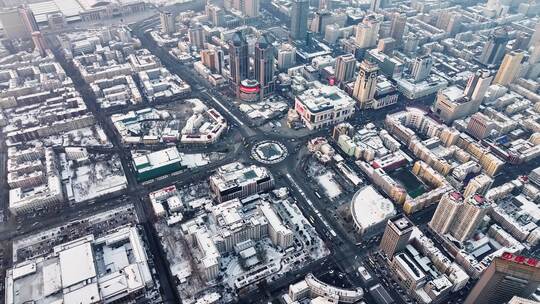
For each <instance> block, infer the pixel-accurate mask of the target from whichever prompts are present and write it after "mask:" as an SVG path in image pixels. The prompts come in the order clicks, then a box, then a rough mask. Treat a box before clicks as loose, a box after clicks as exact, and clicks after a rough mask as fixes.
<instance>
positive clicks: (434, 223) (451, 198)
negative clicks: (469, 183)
mask: <svg viewBox="0 0 540 304" xmlns="http://www.w3.org/2000/svg"><path fill="white" fill-rule="evenodd" d="M462 204H463V196H462V195H461V193H459V192H456V191H453V192H449V193H446V194H445V195H443V197H442V198H441V200H440V202H439V205H437V209H436V210H435V213H434V214H433V217H432V218H431V221H430V222H429V227H431V229H433V230H435V231H436V232H437V233H439V234H441V235H442V234H446V233H447V232H448V231H449V230H450V229H451V228H452V223H453V221H454V218H455V217H456V214H457V213H458V212H459V207H460V206H461V205H462Z"/></svg>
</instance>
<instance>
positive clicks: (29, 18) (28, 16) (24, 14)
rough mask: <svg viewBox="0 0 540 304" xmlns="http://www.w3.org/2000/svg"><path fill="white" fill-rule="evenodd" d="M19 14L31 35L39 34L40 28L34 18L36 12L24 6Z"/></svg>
mask: <svg viewBox="0 0 540 304" xmlns="http://www.w3.org/2000/svg"><path fill="white" fill-rule="evenodd" d="M19 14H20V15H21V20H22V23H23V24H24V27H25V28H26V30H27V31H28V32H29V33H34V32H39V26H38V24H37V21H36V17H35V16H34V12H32V10H31V9H30V8H29V7H27V6H22V7H20V8H19Z"/></svg>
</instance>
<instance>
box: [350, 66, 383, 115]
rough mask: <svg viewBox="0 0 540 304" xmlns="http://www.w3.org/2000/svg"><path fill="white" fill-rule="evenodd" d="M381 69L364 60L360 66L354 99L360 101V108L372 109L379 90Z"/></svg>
mask: <svg viewBox="0 0 540 304" xmlns="http://www.w3.org/2000/svg"><path fill="white" fill-rule="evenodd" d="M378 74H379V67H378V66H377V65H376V64H375V63H372V62H371V61H368V60H364V61H363V62H362V63H361V64H360V71H359V73H358V77H357V78H356V82H355V84H354V89H353V97H354V98H355V99H356V100H357V101H358V104H359V106H360V108H362V109H367V108H370V106H371V104H372V102H373V97H375V92H376V90H377V76H378Z"/></svg>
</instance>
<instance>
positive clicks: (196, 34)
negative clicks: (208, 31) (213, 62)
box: [188, 23, 205, 50]
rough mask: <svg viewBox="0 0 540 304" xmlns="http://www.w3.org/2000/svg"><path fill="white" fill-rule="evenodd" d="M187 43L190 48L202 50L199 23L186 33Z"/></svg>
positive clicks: (201, 30) (202, 43)
mask: <svg viewBox="0 0 540 304" xmlns="http://www.w3.org/2000/svg"><path fill="white" fill-rule="evenodd" d="M188 37H189V43H191V45H192V46H196V47H197V49H199V50H202V49H204V42H205V39H204V30H203V27H202V25H201V24H200V23H197V24H195V25H194V26H193V27H191V28H190V29H189V31H188Z"/></svg>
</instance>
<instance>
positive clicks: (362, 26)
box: [356, 15, 381, 48]
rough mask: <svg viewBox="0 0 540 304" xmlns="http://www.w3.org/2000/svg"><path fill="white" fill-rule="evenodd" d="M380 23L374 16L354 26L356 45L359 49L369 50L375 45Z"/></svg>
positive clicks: (369, 16) (367, 17)
mask: <svg viewBox="0 0 540 304" xmlns="http://www.w3.org/2000/svg"><path fill="white" fill-rule="evenodd" d="M380 24H381V23H380V21H379V20H377V18H376V17H375V15H368V16H366V17H365V18H364V20H363V21H362V23H359V24H358V25H357V26H356V44H357V45H358V47H360V48H370V47H375V46H376V45H377V38H378V36H379V27H380Z"/></svg>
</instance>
